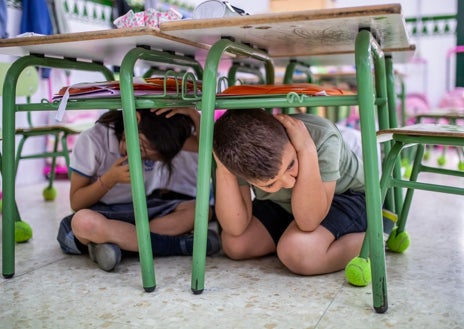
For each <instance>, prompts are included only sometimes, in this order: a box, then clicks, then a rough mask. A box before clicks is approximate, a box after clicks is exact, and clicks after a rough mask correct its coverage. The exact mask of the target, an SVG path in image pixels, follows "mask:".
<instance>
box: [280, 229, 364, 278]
mask: <svg viewBox="0 0 464 329" xmlns="http://www.w3.org/2000/svg"><path fill="white" fill-rule="evenodd" d="M363 241H364V233H350V234H347V235H344V236H342V237H341V238H339V239H338V240H335V238H334V236H333V235H332V233H330V232H329V231H328V230H327V229H326V228H324V227H323V226H319V227H318V228H317V229H316V230H314V231H313V232H303V231H301V230H299V229H298V227H297V226H296V224H295V223H294V222H293V223H291V224H290V226H289V227H288V228H287V230H286V231H285V233H284V234H283V235H282V237H281V239H280V241H279V244H278V246H277V255H278V257H279V259H280V260H281V261H282V263H283V264H284V265H285V266H286V267H287V268H288V269H289V270H290V271H292V272H294V273H297V274H301V275H317V274H323V273H331V272H336V271H340V270H343V269H344V268H345V266H346V264H348V262H349V261H350V260H351V259H353V258H354V257H356V256H358V255H359V252H360V251H361V246H362V244H363Z"/></svg>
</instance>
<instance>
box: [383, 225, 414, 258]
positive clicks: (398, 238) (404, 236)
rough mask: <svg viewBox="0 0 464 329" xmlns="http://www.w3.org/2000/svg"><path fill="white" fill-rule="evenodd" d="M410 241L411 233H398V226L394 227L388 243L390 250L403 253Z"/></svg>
mask: <svg viewBox="0 0 464 329" xmlns="http://www.w3.org/2000/svg"><path fill="white" fill-rule="evenodd" d="M410 242H411V241H410V239H409V234H408V233H407V232H406V231H403V232H400V233H398V228H394V229H393V230H392V231H391V233H390V236H389V237H388V239H387V242H386V245H387V247H388V249H389V250H391V251H394V252H399V253H402V252H404V251H405V250H406V249H408V247H409V244H410Z"/></svg>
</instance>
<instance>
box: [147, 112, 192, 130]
mask: <svg viewBox="0 0 464 329" xmlns="http://www.w3.org/2000/svg"><path fill="white" fill-rule="evenodd" d="M151 112H153V113H156V115H161V114H165V115H166V118H171V117H173V116H174V115H176V114H183V115H186V116H188V117H190V119H192V121H193V123H194V125H195V134H196V135H198V134H199V132H200V112H199V111H197V110H196V109H194V108H193V107H179V108H165V109H152V110H151Z"/></svg>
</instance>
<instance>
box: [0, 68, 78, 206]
mask: <svg viewBox="0 0 464 329" xmlns="http://www.w3.org/2000/svg"><path fill="white" fill-rule="evenodd" d="M9 67H10V64H9V63H0V96H1V95H2V93H3V81H4V77H5V75H6V73H7V71H8V69H9ZM38 87H39V75H38V72H37V70H36V69H34V67H28V68H27V69H25V70H24V71H23V72H22V73H21V75H20V77H19V79H18V83H17V86H16V96H18V97H26V101H27V102H28V103H29V102H30V99H31V97H32V95H33V94H34V93H35V92H36V91H37V89H38ZM85 128H86V127H84V126H82V127H72V126H66V125H40V126H38V125H34V123H33V120H32V113H31V112H27V126H26V127H19V128H17V129H16V131H15V132H16V135H17V136H20V137H21V138H20V140H19V143H18V148H17V151H16V159H15V168H16V171H17V169H18V166H19V161H20V160H24V159H40V158H44V159H45V158H51V168H50V175H49V178H48V186H47V187H45V189H44V190H43V197H44V199H45V200H46V201H53V200H54V199H55V197H56V189H55V188H54V187H53V182H54V180H55V170H56V159H57V157H64V158H65V160H66V165H67V167H68V170H69V149H68V145H67V139H68V136H70V135H76V134H79V133H80V132H81V131H82V130H83V129H85ZM30 137H49V138H53V139H52V140H53V141H54V142H53V150H52V151H47V150H44V149H41V150H37V151H35V152H32V153H28V154H23V148H24V144H25V142H26V141H27V140H28V139H29V138H30ZM60 144H61V149H60V147H59V146H60ZM68 174H69V173H68Z"/></svg>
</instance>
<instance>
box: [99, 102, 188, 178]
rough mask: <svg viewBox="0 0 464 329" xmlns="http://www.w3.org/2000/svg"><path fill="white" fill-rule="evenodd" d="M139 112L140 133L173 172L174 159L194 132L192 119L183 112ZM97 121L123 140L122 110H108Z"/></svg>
mask: <svg viewBox="0 0 464 329" xmlns="http://www.w3.org/2000/svg"><path fill="white" fill-rule="evenodd" d="M137 112H138V113H140V122H139V124H138V128H139V133H141V134H143V135H144V136H145V137H146V138H147V140H148V142H149V143H150V148H151V149H153V150H156V151H157V152H158V154H159V155H160V157H161V161H162V162H163V163H164V164H165V165H166V167H167V168H168V171H169V173H170V174H171V171H172V159H173V158H174V157H175V156H176V155H177V153H179V151H180V150H181V149H182V146H183V145H184V143H185V141H186V140H187V138H188V137H190V136H191V135H192V133H193V130H194V123H193V121H192V119H191V118H190V117H189V116H186V115H183V114H176V115H174V116H172V117H170V118H166V116H165V115H164V114H161V115H158V114H156V113H153V112H151V111H150V110H149V109H145V110H137ZM97 122H98V123H101V124H103V125H105V126H107V127H110V128H112V129H114V131H115V134H116V137H117V138H118V140H119V141H121V139H122V137H123V135H124V121H123V116H122V111H108V112H106V113H104V114H103V115H102V116H101V117H100V118H99V119H98V120H97Z"/></svg>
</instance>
